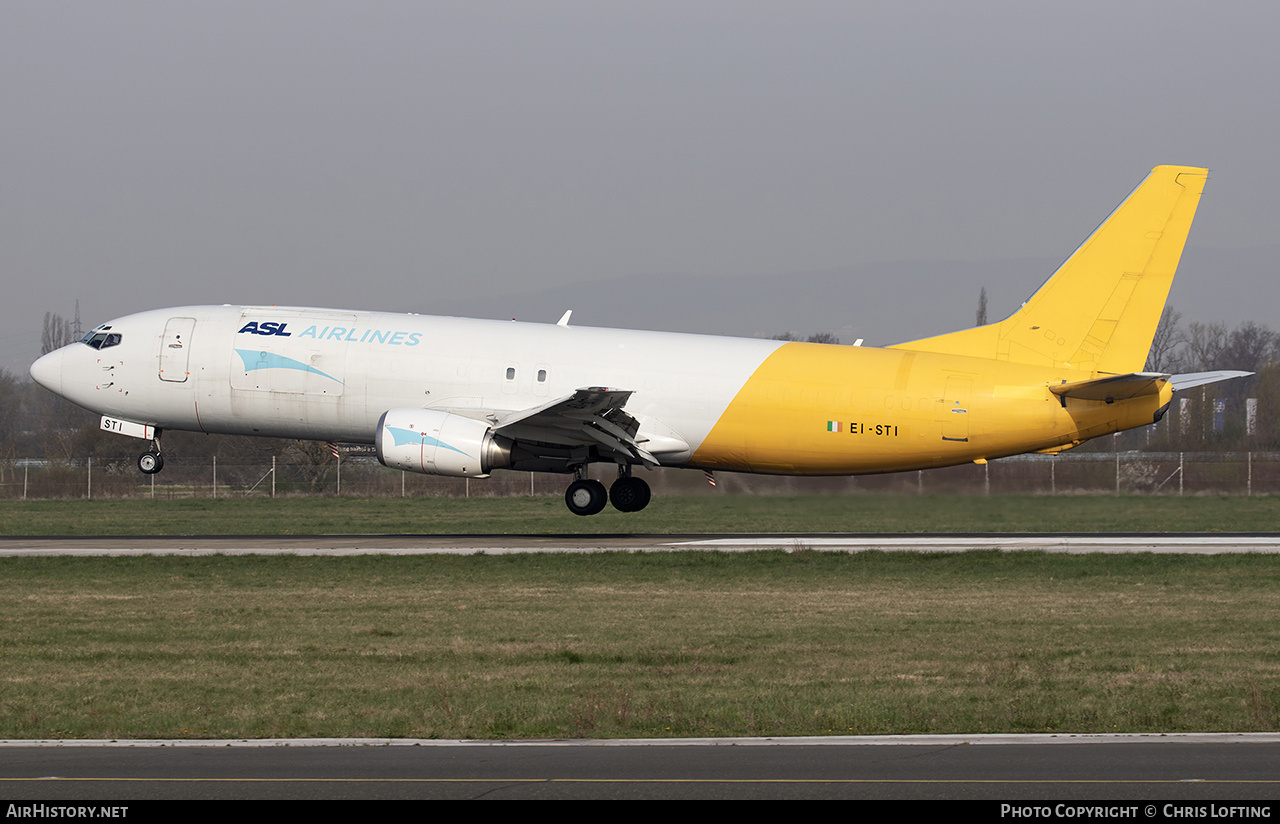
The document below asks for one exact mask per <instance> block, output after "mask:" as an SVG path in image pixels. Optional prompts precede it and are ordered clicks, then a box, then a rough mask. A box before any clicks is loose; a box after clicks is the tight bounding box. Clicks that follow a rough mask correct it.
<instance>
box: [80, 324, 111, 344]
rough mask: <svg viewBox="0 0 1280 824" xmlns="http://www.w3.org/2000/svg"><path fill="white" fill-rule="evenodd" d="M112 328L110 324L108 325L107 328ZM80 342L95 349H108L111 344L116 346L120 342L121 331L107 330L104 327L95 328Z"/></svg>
mask: <svg viewBox="0 0 1280 824" xmlns="http://www.w3.org/2000/svg"><path fill="white" fill-rule="evenodd" d="M110 328H111V327H110V326H108V327H107V329H110ZM80 342H81V343H83V344H85V345H87V346H92V347H93V348H94V349H106V348H108V347H111V346H116V345H118V344H119V343H120V333H119V332H107V331H105V330H102V329H95V330H93V331H92V332H90V333H89V334H87V335H85V336H84V338H82V339H81V341H80Z"/></svg>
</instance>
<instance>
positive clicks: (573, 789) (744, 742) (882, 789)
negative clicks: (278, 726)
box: [0, 734, 1280, 818]
mask: <svg viewBox="0 0 1280 824" xmlns="http://www.w3.org/2000/svg"><path fill="white" fill-rule="evenodd" d="M1278 762H1280V736H1278V735H1276V734H1261V735H1254V736H1249V735H1237V736H1229V735H1172V736H1161V735H1127V736H1104V735H1096V736H1092V735H1062V736H1049V735H1026V736H1012V735H1001V736H957V735H952V736H918V737H897V736H887V737H883V736H882V737H869V738H862V739H859V738H846V737H832V738H794V739H786V738H782V739H682V740H674V741H672V740H650V741H593V740H576V741H503V742H480V741H407V740H396V741H390V740H376V739H364V740H341V741H340V740H323V741H296V740H294V741H258V742H249V741H202V742H191V741H175V742H161V741H148V742H122V741H109V742H108V741H103V742H98V741H93V742H58V743H42V742H0V794H3V796H4V797H5V798H7V799H9V800H10V801H19V800H23V799H39V800H41V801H45V802H48V801H64V800H82V799H93V800H97V801H102V802H107V801H117V800H124V799H127V800H131V801H147V800H160V799H187V800H192V799H299V800H324V799H336V798H348V799H426V800H437V799H439V800H443V799H464V798H465V799H479V798H485V799H495V800H497V799H606V798H610V799H612V798H627V799H634V800H639V799H797V800H799V799H863V800H882V799H914V800H927V799H972V800H984V799H985V800H991V799H999V800H1004V801H1021V802H1026V801H1043V800H1047V799H1052V800H1054V801H1055V802H1068V803H1073V804H1074V803H1081V802H1088V801H1092V800H1097V799H1108V800H1111V801H1116V800H1121V799H1123V800H1126V801H1131V802H1134V803H1140V804H1142V805H1144V809H1149V808H1150V807H1152V806H1154V811H1151V812H1144V813H1143V814H1142V817H1145V818H1152V817H1172V816H1170V815H1169V814H1168V812H1169V811H1167V810H1165V809H1164V805H1165V804H1171V803H1172V804H1181V803H1185V802H1195V801H1205V800H1213V801H1215V802H1218V803H1222V802H1230V803H1231V804H1232V805H1236V806H1238V805H1240V804H1242V803H1246V804H1248V803H1251V802H1256V801H1257V800H1259V799H1268V800H1270V799H1276V798H1278V797H1280V773H1278V772H1277V769H1276V765H1277V763H1278ZM993 806H994V803H993ZM1254 806H1256V807H1258V808H1259V809H1263V810H1266V811H1267V814H1268V815H1269V812H1270V809H1271V806H1270V804H1262V805H1254ZM131 817H136V816H131ZM1059 817H1062V816H1059ZM1077 817H1079V814H1077ZM1130 817H1138V815H1137V812H1136V810H1135V812H1134V813H1131V814H1130ZM1205 817H1207V816H1205ZM1233 817H1259V816H1257V815H1254V816H1248V815H1236V816H1233Z"/></svg>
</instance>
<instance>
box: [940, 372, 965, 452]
mask: <svg viewBox="0 0 1280 824" xmlns="http://www.w3.org/2000/svg"><path fill="white" fill-rule="evenodd" d="M972 392H973V378H970V377H967V376H960V375H952V376H951V377H949V378H947V388H946V390H945V391H944V392H943V395H942V403H941V407H942V408H941V410H940V411H939V413H938V415H939V418H940V422H941V424H942V439H943V440H944V441H961V442H968V440H969V396H970V394H971V393H972Z"/></svg>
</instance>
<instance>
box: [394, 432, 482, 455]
mask: <svg viewBox="0 0 1280 824" xmlns="http://www.w3.org/2000/svg"><path fill="white" fill-rule="evenodd" d="M387 431H388V432H390V433H391V436H392V437H393V438H395V440H396V446H405V445H406V444H414V445H416V444H425V445H427V446H442V447H444V448H445V449H452V450H453V451H454V452H457V453H458V454H459V455H467V453H466V452H463V451H462V450H461V449H458V448H457V447H456V446H449V444H447V443H445V442H444V441H437V440H436V439H435V438H433V437H431V436H430V435H424V434H423V433H421V432H414V431H413V430H412V429H404V428H402V427H399V426H388V427H387ZM467 457H468V458H470V457H471V456H470V455H467Z"/></svg>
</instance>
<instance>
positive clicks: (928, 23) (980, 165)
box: [0, 0, 1280, 371]
mask: <svg viewBox="0 0 1280 824" xmlns="http://www.w3.org/2000/svg"><path fill="white" fill-rule="evenodd" d="M1277 31H1280V4H1276V3H1271V2H1236V3H1233V2H1214V3H1204V2H1168V0H1163V1H1162V2H1097V3H1094V2H1069V3H1026V2H981V1H974V2H901V1H897V2H884V3H857V2H835V3H822V2H803V0H800V2H796V0H790V1H789V2H785V3H781V2H779V3H759V2H743V0H734V1H733V2H697V0H681V1H680V2H659V1H658V0H644V2H634V3H620V2H611V3H605V2H597V1H596V0H591V2H510V3H505V2H503V3H498V2H482V0H465V2H359V3H356V2H350V3H333V2H320V0H305V2H263V0H253V1H252V2H234V1H233V0H219V2H208V3H202V2H184V3H173V2H103V3H75V2H57V0H38V2H26V1H25V0H5V2H4V3H2V4H0V106H2V107H3V108H2V110H0V157H2V158H3V161H2V162H3V175H0V266H2V267H3V278H4V284H5V287H6V288H5V290H4V291H5V299H4V301H3V303H2V304H0V316H2V317H3V321H4V325H3V329H0V366H5V367H7V368H9V369H11V370H15V371H18V370H22V371H25V365H26V364H27V363H28V362H29V361H30V360H31V359H32V358H34V356H35V355H36V354H38V349H39V339H40V323H41V318H42V316H43V314H44V312H45V311H50V310H51V311H55V312H59V313H61V314H63V315H66V316H68V317H69V316H70V315H71V314H72V312H73V310H74V301H75V300H76V299H79V301H80V307H81V312H82V316H83V319H84V321H85V325H86V327H87V326H90V325H92V324H94V323H98V322H101V321H103V320H107V319H109V318H111V317H113V316H118V315H122V314H126V313H128V312H131V311H136V310H141V309H146V308H153V307H158V306H166V305H180V304H185V303H291V304H305V305H321V306H348V307H356V308H371V309H386V310H391V311H419V312H430V311H431V309H432V305H433V302H434V301H440V300H447V299H459V298H471V297H483V296H485V295H501V294H507V293H510V292H513V291H519V292H528V291H534V290H537V289H541V288H544V287H553V286H561V285H564V284H568V283H575V282H583V281H598V280H608V279H616V278H631V279H632V281H631V283H632V285H633V286H634V288H637V289H643V288H644V278H645V276H647V275H657V274H687V275H699V276H725V277H727V276H742V275H770V274H786V273H792V272H802V271H810V270H818V269H824V268H835V267H844V266H857V265H861V264H866V263H871V262H879V261H904V260H926V261H947V260H987V259H995V258H1008V257H1035V258H1053V259H1061V258H1063V257H1065V256H1066V255H1067V254H1069V253H1070V252H1071V251H1072V249H1074V247H1075V246H1076V244H1078V243H1079V242H1080V241H1081V240H1083V239H1084V237H1085V236H1087V234H1088V233H1089V232H1090V231H1091V230H1092V229H1093V228H1094V226H1095V225H1096V224H1097V223H1098V222H1099V221H1100V220H1101V219H1102V218H1103V217H1105V215H1106V213H1107V212H1108V211H1109V210H1110V209H1111V208H1112V207H1114V206H1115V205H1116V204H1117V203H1118V202H1119V201H1120V199H1121V198H1122V197H1123V196H1124V195H1125V194H1126V193H1127V192H1128V191H1129V190H1130V189H1131V188H1132V187H1133V186H1134V185H1135V184H1136V183H1137V182H1138V181H1139V180H1140V179H1141V178H1142V176H1143V175H1144V174H1145V173H1146V171H1147V170H1149V169H1150V168H1151V167H1152V166H1154V165H1157V164H1161V163H1180V164H1189V165H1203V166H1208V167H1210V168H1211V169H1212V170H1213V174H1212V176H1211V180H1210V183H1209V188H1208V190H1207V192H1206V195H1205V198H1204V200H1203V201H1202V204H1201V210H1200V217H1199V219H1198V221H1197V223H1196V226H1195V228H1194V230H1193V232H1192V241H1191V242H1192V244H1193V245H1195V246H1196V247H1198V248H1204V249H1222V250H1242V249H1254V248H1256V247H1266V246H1274V245H1276V244H1277V243H1280V241H1277V234H1278V230H1280V203H1277V198H1276V197H1275V192H1276V191H1277V189H1278V187H1277V183H1278V181H1277V171H1276V164H1275V163H1274V162H1273V160H1269V159H1268V158H1273V157H1274V153H1275V149H1274V145H1275V143H1276V137H1277V118H1278V116H1280V115H1278V113H1280V106H1277V100H1278V97H1280V95H1278V94H1277V91H1276V82H1277V78H1280V50H1277V49H1276V48H1275V45H1274V38H1275V33H1276V32H1277ZM1262 257H1263V259H1266V260H1270V259H1273V258H1267V257H1266V256H1265V255H1264V256H1262ZM1043 274H1047V273H1043ZM1213 277H1214V279H1215V281H1216V282H1215V284H1214V289H1215V290H1216V292H1217V293H1219V294H1225V295H1227V296H1231V295H1233V294H1234V296H1235V300H1234V301H1233V303H1236V304H1239V305H1240V306H1241V307H1242V310H1241V313H1240V314H1239V315H1238V316H1235V317H1230V318H1221V319H1226V320H1230V321H1233V322H1234V321H1237V320H1239V319H1242V318H1251V319H1254V320H1258V321H1260V322H1263V323H1267V324H1269V325H1272V326H1273V327H1276V326H1280V312H1277V311H1276V306H1277V303H1278V302H1280V301H1278V298H1280V287H1278V286H1277V285H1276V280H1275V277H1274V273H1272V272H1247V273H1236V272H1215V273H1213ZM1175 288H1176V287H1175ZM1237 290H1238V291H1237ZM976 291H977V288H976V286H975V287H974V289H973V292H974V294H975V299H974V302H975V304H976ZM1177 294H1178V293H1177V292H1176V291H1175V296H1176V295H1177ZM1023 297H1025V295H1024V296H1023ZM671 298H672V300H673V301H679V300H680V296H679V295H672V296H671ZM619 299H620V300H622V301H625V300H626V294H625V290H622V291H621V293H620V295H619ZM927 299H928V296H926V295H919V294H908V295H902V296H901V302H900V303H898V304H897V305H886V306H885V307H884V308H883V314H884V315H885V316H887V317H892V316H894V315H903V314H909V313H911V312H912V311H913V308H912V305H913V303H914V302H917V301H921V300H927ZM1175 300H1176V297H1175ZM1178 308H1180V309H1182V310H1183V312H1184V315H1186V316H1187V318H1188V319H1199V320H1216V319H1220V318H1217V317H1203V316H1201V315H1199V314H1198V313H1197V310H1198V309H1199V308H1200V307H1198V306H1195V305H1181V306H1179V307H1178ZM967 311H968V313H969V314H971V311H969V310H967ZM548 320H554V318H548ZM575 320H577V318H575ZM582 322H583V323H589V320H587V319H583V321H582ZM641 325H643V324H641ZM934 331H937V332H941V331H947V330H946V329H937V330H934Z"/></svg>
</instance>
